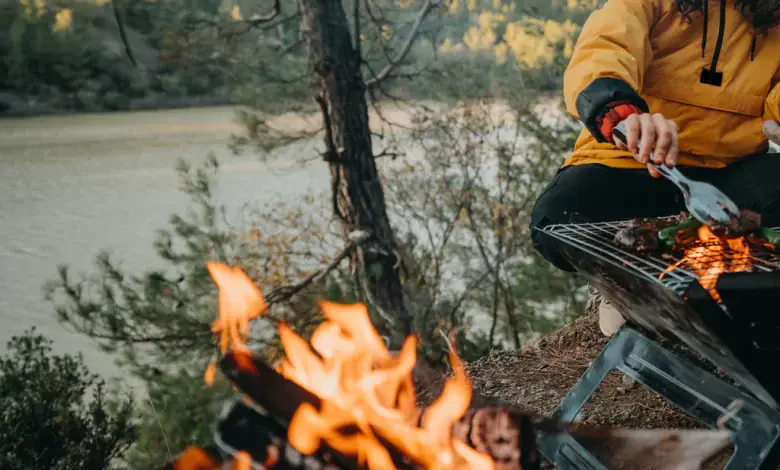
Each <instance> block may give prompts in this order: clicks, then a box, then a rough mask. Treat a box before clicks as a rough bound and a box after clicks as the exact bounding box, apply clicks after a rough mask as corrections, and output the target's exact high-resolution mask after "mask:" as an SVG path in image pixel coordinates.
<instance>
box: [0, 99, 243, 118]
mask: <svg viewBox="0 0 780 470" xmlns="http://www.w3.org/2000/svg"><path fill="white" fill-rule="evenodd" d="M22 101H24V99H23V98H21V97H20V98H19V100H18V101H17V103H11V106H10V107H9V109H7V110H5V111H2V112H0V120H3V119H24V118H35V117H41V116H72V115H81V114H103V113H106V114H109V113H127V112H132V111H162V110H166V109H186V108H211V107H218V106H229V105H237V104H238V103H237V102H236V101H235V100H234V99H231V98H227V97H220V96H191V97H184V98H173V97H150V98H141V99H136V100H131V101H130V104H129V105H128V106H127V107H124V108H119V109H105V108H103V109H84V110H77V109H62V108H57V107H55V106H53V105H52V104H51V103H46V102H43V103H35V104H26V103H25V104H21V105H20V104H19V102H22Z"/></svg>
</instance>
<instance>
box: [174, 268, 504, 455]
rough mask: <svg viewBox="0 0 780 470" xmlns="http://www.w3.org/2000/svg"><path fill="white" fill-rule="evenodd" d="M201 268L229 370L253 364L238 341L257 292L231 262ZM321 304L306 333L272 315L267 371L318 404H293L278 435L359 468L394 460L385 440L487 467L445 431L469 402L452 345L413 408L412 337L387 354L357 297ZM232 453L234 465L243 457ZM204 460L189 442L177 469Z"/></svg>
mask: <svg viewBox="0 0 780 470" xmlns="http://www.w3.org/2000/svg"><path fill="white" fill-rule="evenodd" d="M208 270H209V273H210V274H211V276H212V278H213V279H214V281H215V282H216V284H217V286H218V288H219V298H218V308H219V317H218V318H217V320H216V321H215V322H214V323H213V324H212V332H214V333H215V334H219V336H220V341H219V345H220V350H221V352H222V353H223V354H226V353H228V352H231V351H232V352H233V355H232V357H234V358H235V359H237V364H238V367H239V369H242V370H244V371H249V372H258V371H257V368H256V367H255V365H254V362H253V361H252V359H251V351H250V350H249V349H248V347H247V345H246V342H245V341H246V338H247V336H248V333H249V322H250V320H251V319H253V318H256V317H258V316H259V315H261V314H262V313H263V311H264V310H265V309H266V304H265V301H264V299H263V295H262V293H261V291H260V289H258V288H257V287H256V286H255V284H254V283H253V282H252V281H251V280H250V279H249V277H248V276H247V275H246V274H245V273H244V272H243V271H241V270H240V269H239V268H237V267H229V266H226V265H224V264H221V263H209V264H208ZM321 309H322V313H323V315H324V316H325V318H326V321H325V322H323V323H322V324H320V325H319V326H318V327H317V329H316V330H315V331H314V333H313V334H312V336H311V340H310V341H306V340H305V339H304V338H302V337H301V336H299V335H297V334H296V333H295V332H294V331H292V329H290V328H289V327H288V326H287V325H286V324H284V323H280V324H279V336H280V339H281V342H282V345H283V348H284V353H285V356H286V357H285V358H284V359H283V360H282V361H281V362H280V363H279V364H278V366H277V367H276V368H275V369H276V372H278V373H280V374H281V375H282V376H283V377H284V378H286V379H287V380H290V381H292V382H294V383H296V384H298V385H299V386H300V387H302V388H303V389H305V390H307V391H308V392H310V393H312V394H314V395H315V396H316V397H318V398H319V400H320V402H321V403H320V405H321V406H319V407H315V406H313V405H312V404H310V403H302V404H301V405H300V406H299V407H298V408H297V409H296V411H295V413H294V415H293V416H292V419H291V420H290V422H289V426H288V435H287V439H288V441H289V443H290V444H291V445H292V446H293V447H294V448H295V449H297V450H298V451H300V452H301V453H302V454H304V455H312V454H314V453H316V452H317V451H319V450H320V448H321V447H322V443H325V444H326V445H327V446H328V447H329V448H330V449H332V450H334V451H335V452H337V453H339V454H343V455H350V456H355V457H356V458H357V461H358V462H359V463H361V464H365V466H366V467H367V468H369V469H395V468H397V467H396V464H395V463H394V461H393V456H392V455H391V452H390V450H389V449H394V450H396V451H398V452H401V453H402V454H403V456H404V457H405V458H406V459H408V460H410V461H413V462H414V463H416V464H417V465H416V466H417V467H418V468H424V469H431V470H433V469H437V470H438V469H442V470H443V469H453V470H455V469H476V470H488V469H493V468H495V464H494V462H493V459H492V458H491V457H490V456H488V455H485V454H483V453H480V452H478V451H476V450H475V449H474V448H472V447H470V446H469V445H467V444H465V443H464V442H463V441H461V440H459V439H456V438H454V437H453V435H452V429H453V425H455V424H456V423H457V422H458V420H459V419H460V418H462V417H463V416H464V415H465V414H466V411H467V409H468V406H469V403H470V401H471V386H470V384H469V381H468V379H467V377H466V374H465V371H464V370H463V367H462V364H461V362H460V359H459V358H458V356H457V354H456V353H455V351H454V350H451V351H450V362H451V365H452V368H453V371H454V373H453V376H452V377H451V378H449V379H448V380H447V382H446V383H445V385H444V389H443V391H442V394H441V396H440V397H439V398H438V399H437V400H436V401H435V402H434V403H433V404H432V405H431V406H430V407H429V408H427V409H426V410H425V413H422V412H421V410H419V409H418V408H417V406H416V394H415V390H414V385H413V383H412V369H413V368H414V366H415V363H416V346H417V344H416V340H415V338H414V337H413V336H410V337H409V338H407V339H406V342H405V343H404V345H403V347H402V348H401V351H400V353H398V354H397V355H393V354H391V352H390V351H389V350H388V349H387V346H386V345H385V343H384V341H383V340H382V338H381V337H380V335H379V334H378V333H377V331H376V330H375V329H374V327H373V325H372V323H371V320H370V318H369V315H368V311H367V309H366V307H365V305H362V304H355V305H341V304H337V303H333V302H322V303H321ZM215 371H216V363H211V364H209V366H208V367H207V369H206V373H205V381H206V383H207V384H208V385H210V384H211V383H212V382H213V381H214V375H215ZM237 457H238V458H237V459H236V465H237V467H239V468H240V466H241V465H242V464H241V463H240V462H243V461H245V460H247V457H246V456H245V455H243V454H241V455H238V456H237ZM204 461H205V460H204V455H203V451H201V450H199V449H192V450H191V451H189V452H188V453H187V455H186V458H185V459H182V460H180V462H181V463H182V466H181V468H192V469H195V468H202V467H199V466H198V465H201V464H202V462H204ZM184 462H192V464H185V463H184ZM247 462H248V461H247ZM187 465H190V466H189V467H187ZM246 468H249V467H246Z"/></svg>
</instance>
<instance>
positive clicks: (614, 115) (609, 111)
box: [596, 101, 642, 144]
mask: <svg viewBox="0 0 780 470" xmlns="http://www.w3.org/2000/svg"><path fill="white" fill-rule="evenodd" d="M641 112H642V111H640V109H639V108H637V107H636V106H634V105H633V104H631V103H628V102H626V101H621V102H617V103H610V104H608V105H607V107H606V110H605V112H604V114H602V115H601V116H599V117H597V118H596V122H597V123H598V126H599V130H600V131H601V135H602V136H603V137H604V140H605V141H607V142H609V143H612V144H614V143H615V141H614V139H613V138H612V129H614V128H615V126H617V125H618V124H620V122H621V121H623V120H624V119H626V118H627V117H629V116H631V115H632V114H640V113H641Z"/></svg>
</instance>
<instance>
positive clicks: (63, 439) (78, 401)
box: [0, 329, 136, 470]
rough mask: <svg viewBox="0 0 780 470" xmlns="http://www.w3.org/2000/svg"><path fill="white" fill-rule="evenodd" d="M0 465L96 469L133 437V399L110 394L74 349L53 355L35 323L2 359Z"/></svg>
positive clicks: (15, 469)
mask: <svg viewBox="0 0 780 470" xmlns="http://www.w3.org/2000/svg"><path fill="white" fill-rule="evenodd" d="M0 410H2V411H1V412H0V469H3V470H6V469H7V470H25V469H47V470H98V469H104V468H115V467H114V464H115V463H116V462H114V459H116V458H118V457H121V456H122V454H123V453H124V452H125V451H126V450H127V449H128V447H129V446H130V445H131V444H132V442H133V441H134V440H135V436H136V431H135V427H134V424H133V419H132V410H133V402H132V399H131V398H130V397H129V396H123V397H117V396H112V395H111V394H109V393H108V392H107V391H106V384H105V382H104V381H103V380H101V379H99V378H98V376H97V375H95V374H92V373H90V372H89V370H88V369H87V368H86V366H85V365H84V363H83V361H82V358H81V356H80V355H78V356H68V355H62V356H59V355H54V354H53V353H52V349H51V341H49V340H47V339H45V338H44V337H42V336H40V335H38V334H36V332H35V330H34V329H33V330H31V331H28V332H26V333H25V334H24V335H23V336H19V337H14V338H13V339H12V340H11V341H10V342H9V343H8V352H7V353H6V354H5V355H4V356H2V358H0Z"/></svg>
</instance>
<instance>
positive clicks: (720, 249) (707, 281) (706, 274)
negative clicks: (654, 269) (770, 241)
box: [658, 225, 752, 302]
mask: <svg viewBox="0 0 780 470" xmlns="http://www.w3.org/2000/svg"><path fill="white" fill-rule="evenodd" d="M698 235H699V239H698V240H697V241H696V242H695V243H694V244H693V246H691V247H690V248H688V249H687V250H685V255H684V256H683V257H682V259H681V260H680V261H678V262H676V263H674V264H673V265H671V266H669V267H668V268H666V270H665V271H664V272H663V273H661V275H660V276H659V277H658V278H659V279H662V278H663V277H664V275H666V274H667V273H670V272H672V271H674V270H675V269H677V268H678V267H679V266H681V265H684V266H686V267H688V268H690V270H691V271H693V272H694V273H696V274H697V275H698V276H699V284H701V286H702V287H703V288H704V289H705V290H707V292H709V294H710V296H712V298H713V299H715V300H717V301H718V302H720V300H721V298H720V294H719V293H718V291H717V289H716V288H715V286H716V285H717V283H718V278H719V277H720V275H721V274H722V273H724V272H741V271H747V270H749V269H751V268H752V265H751V261H750V247H749V246H748V242H747V239H745V237H739V238H730V239H727V240H725V241H724V240H721V239H720V238H719V237H718V236H717V235H715V234H714V233H712V231H711V230H710V228H709V227H707V226H706V225H702V226H701V227H699V232H698Z"/></svg>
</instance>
